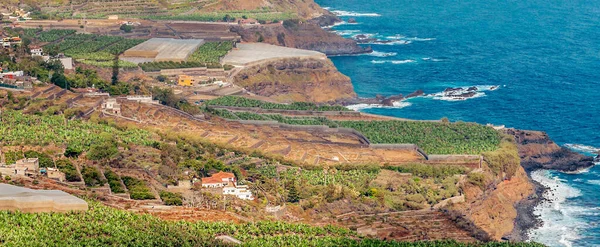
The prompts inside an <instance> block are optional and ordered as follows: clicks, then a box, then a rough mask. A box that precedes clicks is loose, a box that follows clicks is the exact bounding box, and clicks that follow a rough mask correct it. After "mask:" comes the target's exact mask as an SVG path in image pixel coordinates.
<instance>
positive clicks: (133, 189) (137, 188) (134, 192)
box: [122, 176, 156, 200]
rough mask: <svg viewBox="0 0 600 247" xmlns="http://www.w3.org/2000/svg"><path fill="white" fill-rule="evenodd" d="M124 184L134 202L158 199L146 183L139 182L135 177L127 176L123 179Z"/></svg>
mask: <svg viewBox="0 0 600 247" xmlns="http://www.w3.org/2000/svg"><path fill="white" fill-rule="evenodd" d="M122 179H123V183H124V184H125V186H126V187H127V189H128V190H129V195H130V196H131V199H134V200H148V199H156V198H155V197H154V194H152V191H151V190H150V188H149V187H148V185H146V183H145V182H144V181H142V180H139V179H137V178H134V177H129V176H125V177H122Z"/></svg>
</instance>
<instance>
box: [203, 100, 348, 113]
mask: <svg viewBox="0 0 600 247" xmlns="http://www.w3.org/2000/svg"><path fill="white" fill-rule="evenodd" d="M205 104H206V105H207V106H234V107H256V108H262V109H277V110H297V111H352V110H350V109H348V108H346V107H343V106H328V105H321V106H318V105H316V104H313V103H307V102H294V103H291V104H277V103H270V102H265V101H260V100H255V99H248V98H244V97H238V96H223V97H220V98H217V99H214V100H209V101H207V102H206V103H205Z"/></svg>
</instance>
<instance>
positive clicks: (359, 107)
mask: <svg viewBox="0 0 600 247" xmlns="http://www.w3.org/2000/svg"><path fill="white" fill-rule="evenodd" d="M392 105H393V106H385V105H381V104H356V105H349V106H346V108H348V109H350V110H354V111H360V110H364V109H370V108H390V109H392V108H395V109H400V108H404V107H408V106H411V105H412V104H411V103H410V102H404V101H398V102H394V103H393V104H392Z"/></svg>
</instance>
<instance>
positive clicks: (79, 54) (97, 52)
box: [42, 30, 144, 68]
mask: <svg viewBox="0 0 600 247" xmlns="http://www.w3.org/2000/svg"><path fill="white" fill-rule="evenodd" d="M52 31H56V32H54V33H53V35H54V36H52V37H53V38H54V37H57V36H60V35H62V36H64V35H68V36H66V37H65V38H64V39H63V40H62V41H61V42H58V43H55V44H50V45H46V46H45V47H44V48H45V50H46V51H56V52H62V53H64V54H65V55H67V56H70V57H73V58H74V59H76V60H78V61H80V62H82V63H85V64H89V65H93V66H98V67H112V66H113V65H114V59H115V56H116V55H118V54H121V53H123V52H124V51H126V50H127V49H129V48H131V47H134V46H136V45H138V44H140V43H142V42H144V40H143V39H125V38H122V37H118V36H105V35H95V34H73V32H74V30H50V31H48V32H52ZM58 31H61V32H64V33H61V32H58ZM67 31H73V32H67ZM42 34H43V33H42ZM62 36H61V37H62ZM49 39H50V38H49ZM119 66H120V67H122V68H135V67H137V65H136V64H133V63H131V62H127V61H119Z"/></svg>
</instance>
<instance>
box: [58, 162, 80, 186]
mask: <svg viewBox="0 0 600 247" xmlns="http://www.w3.org/2000/svg"><path fill="white" fill-rule="evenodd" d="M56 167H57V168H58V169H59V170H60V171H61V172H63V173H65V178H66V179H67V181H69V182H79V181H81V178H79V174H78V173H77V168H75V166H74V165H73V163H71V161H70V160H68V159H60V160H57V161H56Z"/></svg>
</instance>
